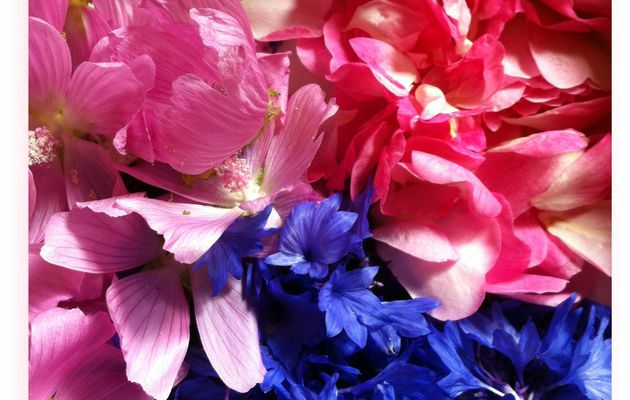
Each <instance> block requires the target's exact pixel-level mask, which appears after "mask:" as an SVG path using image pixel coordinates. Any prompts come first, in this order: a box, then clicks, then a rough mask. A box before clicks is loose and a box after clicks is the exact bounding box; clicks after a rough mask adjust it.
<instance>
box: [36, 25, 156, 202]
mask: <svg viewBox="0 0 630 400" xmlns="http://www.w3.org/2000/svg"><path fill="white" fill-rule="evenodd" d="M137 69H138V70H140V69H141V66H138V68H137ZM135 73H136V72H134V70H133V69H132V68H131V67H129V66H127V65H125V64H121V63H92V62H84V63H82V64H80V65H79V66H77V68H76V69H75V70H74V72H72V68H71V62H70V51H69V49H68V46H67V44H66V43H65V41H64V40H63V38H62V36H61V34H60V33H59V32H58V31H57V30H56V29H55V28H54V27H53V26H51V25H49V24H48V23H46V22H44V21H43V20H40V19H38V18H33V17H31V18H29V125H30V128H31V131H29V165H30V166H31V167H36V169H34V170H33V173H34V174H35V175H43V176H46V178H43V179H47V180H48V179H50V180H52V181H55V182H57V181H59V180H60V179H63V180H64V181H65V188H66V190H65V191H66V193H65V194H66V196H67V201H68V205H69V206H70V207H72V206H73V205H74V203H75V202H76V201H84V200H94V199H98V198H106V197H109V196H111V195H112V194H122V193H125V189H124V186H123V185H122V181H121V179H120V177H119V175H118V173H117V172H116V170H115V169H114V167H113V161H112V160H111V157H110V156H109V154H108V152H107V150H106V149H105V148H103V147H102V146H99V144H98V143H100V142H102V143H103V144H105V145H107V141H108V140H109V141H110V142H111V139H112V138H113V136H114V135H115V133H116V132H117V131H118V130H120V129H121V128H123V127H125V126H126V125H127V124H129V123H130V122H131V121H132V119H133V118H134V116H135V114H136V113H137V112H138V110H139V108H140V105H141V104H142V101H143V99H144V90H143V87H142V84H141V83H140V82H139V81H138V79H136V75H135ZM61 152H63V165H62V166H61V158H60V157H59V154H61ZM37 179H39V178H37ZM55 190H56V189H55Z"/></svg>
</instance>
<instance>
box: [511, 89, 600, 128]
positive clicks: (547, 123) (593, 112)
mask: <svg viewBox="0 0 630 400" xmlns="http://www.w3.org/2000/svg"><path fill="white" fill-rule="evenodd" d="M610 101H611V98H610V96H604V97H598V98H596V99H593V100H587V101H581V102H576V103H569V104H567V105H564V106H561V107H557V108H553V109H551V110H549V111H544V112H541V113H539V114H533V115H528V116H526V117H516V118H511V117H504V118H503V120H504V121H505V122H508V123H510V124H514V125H520V126H527V127H530V128H535V129H540V130H552V129H569V128H573V129H579V130H581V129H585V128H588V127H589V126H591V125H593V124H595V123H596V122H598V121H600V120H602V119H603V118H609V117H610V108H611V105H610Z"/></svg>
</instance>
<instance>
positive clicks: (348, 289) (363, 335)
mask: <svg viewBox="0 0 630 400" xmlns="http://www.w3.org/2000/svg"><path fill="white" fill-rule="evenodd" d="M377 272H378V267H365V268H360V269H356V270H353V271H346V268H345V266H338V267H337V268H336V269H335V271H334V272H333V273H332V275H331V276H330V279H329V280H328V282H326V284H325V285H324V286H323V287H322V288H321V290H320V292H319V308H320V309H321V310H322V311H325V312H326V333H327V335H328V337H333V336H336V335H337V334H339V333H340V332H341V331H342V330H344V331H345V332H346V334H347V335H348V337H349V338H350V339H351V340H352V341H353V342H354V343H356V344H357V345H358V346H359V347H361V348H363V347H365V343H366V341H367V336H368V328H367V326H366V322H365V321H369V325H371V326H372V327H374V328H380V327H381V326H383V325H384V324H385V323H386V322H387V316H386V315H385V308H384V307H383V305H382V304H381V301H380V300H379V299H378V297H376V296H375V295H374V293H372V292H370V290H368V287H369V286H370V285H371V284H372V282H373V281H374V276H375V275H376V273H377Z"/></svg>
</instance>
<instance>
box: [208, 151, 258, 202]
mask: <svg viewBox="0 0 630 400" xmlns="http://www.w3.org/2000/svg"><path fill="white" fill-rule="evenodd" d="M216 171H217V175H218V176H220V177H221V179H222V180H223V187H224V188H225V189H227V190H229V191H230V192H231V193H236V192H241V191H243V190H245V189H246V188H247V186H248V185H249V182H250V181H251V180H252V173H251V171H250V169H249V165H248V164H247V160H245V159H244V158H241V157H240V156H239V155H233V156H230V158H228V159H227V160H225V161H224V162H223V164H221V165H220V166H219V167H217V168H216Z"/></svg>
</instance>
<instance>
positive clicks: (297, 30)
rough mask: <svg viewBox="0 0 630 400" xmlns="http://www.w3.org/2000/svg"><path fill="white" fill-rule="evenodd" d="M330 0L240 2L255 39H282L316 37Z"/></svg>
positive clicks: (320, 30)
mask: <svg viewBox="0 0 630 400" xmlns="http://www.w3.org/2000/svg"><path fill="white" fill-rule="evenodd" d="M331 3H332V1H331V0H322V1H311V0H277V1H274V2H272V3H269V2H260V1H255V0H244V1H242V2H241V4H242V5H243V9H244V10H245V13H246V14H247V17H248V18H249V20H250V21H251V24H252V31H253V33H254V37H255V38H256V40H263V41H282V40H289V39H296V38H311V37H317V36H320V35H321V33H322V27H323V26H324V17H325V15H326V13H327V12H328V9H329V8H330V5H331Z"/></svg>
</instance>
